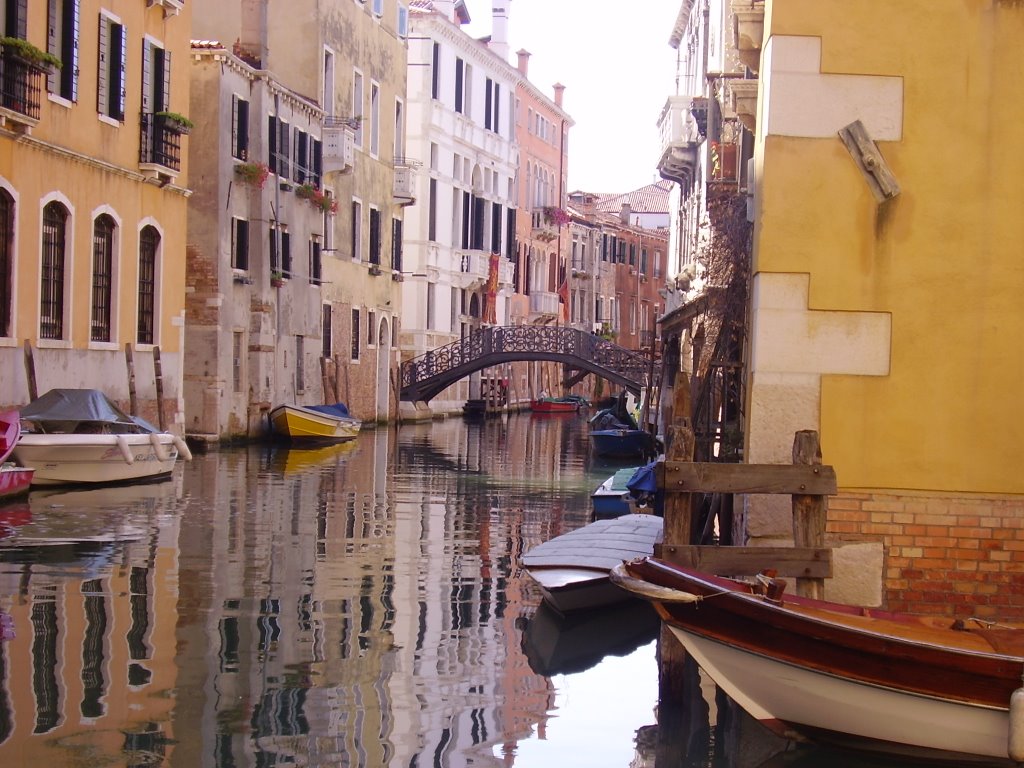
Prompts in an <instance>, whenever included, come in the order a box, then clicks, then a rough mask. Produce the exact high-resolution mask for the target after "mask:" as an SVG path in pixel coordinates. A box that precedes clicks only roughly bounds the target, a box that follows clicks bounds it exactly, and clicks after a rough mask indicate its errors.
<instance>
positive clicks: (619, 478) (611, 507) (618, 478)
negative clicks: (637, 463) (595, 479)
mask: <svg viewBox="0 0 1024 768" xmlns="http://www.w3.org/2000/svg"><path fill="white" fill-rule="evenodd" d="M636 470H637V467H625V468H623V469H620V470H619V471H618V472H616V473H615V474H614V475H612V476H611V477H609V478H608V479H607V480H605V481H604V482H603V483H601V484H600V485H599V486H597V489H596V490H595V491H594V492H593V493H592V494H590V498H591V500H592V501H593V504H594V519H595V520H598V519H601V518H606V517H620V516H621V515H628V514H629V513H631V512H635V511H636V503H635V502H634V499H633V494H632V493H631V492H630V490H629V488H627V487H626V483H628V482H629V480H630V478H632V477H633V475H634V474H635V473H636Z"/></svg>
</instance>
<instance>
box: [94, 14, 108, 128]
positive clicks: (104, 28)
mask: <svg viewBox="0 0 1024 768" xmlns="http://www.w3.org/2000/svg"><path fill="white" fill-rule="evenodd" d="M97 60H98V62H99V63H98V65H97V73H96V74H97V77H96V111H97V112H99V113H100V114H101V115H105V114H107V112H108V110H109V101H108V90H109V88H110V81H109V77H110V64H109V60H110V22H108V21H107V17H106V16H102V15H101V16H100V29H99V56H98V57H97Z"/></svg>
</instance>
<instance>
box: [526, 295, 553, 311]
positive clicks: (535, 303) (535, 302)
mask: <svg viewBox="0 0 1024 768" xmlns="http://www.w3.org/2000/svg"><path fill="white" fill-rule="evenodd" d="M530 312H531V313H533V314H535V315H557V314H558V294H557V293H549V292H547V291H531V293H530Z"/></svg>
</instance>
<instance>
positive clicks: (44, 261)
mask: <svg viewBox="0 0 1024 768" xmlns="http://www.w3.org/2000/svg"><path fill="white" fill-rule="evenodd" d="M4 8H5V12H4V14H3V15H2V21H0V23H2V24H3V30H2V32H3V36H4V40H5V42H4V44H3V51H2V53H0V55H2V57H3V68H4V69H3V72H4V77H3V87H2V89H0V91H2V92H0V227H2V234H0V367H2V368H3V370H4V371H6V372H7V373H6V374H5V375H4V376H2V377H0V404H4V405H11V406H17V405H24V404H25V403H27V402H28V401H29V400H30V398H31V396H32V392H31V389H32V381H31V379H32V374H30V373H28V371H34V381H35V387H36V389H37V391H38V394H42V393H44V392H46V391H47V390H49V389H52V388H59V387H90V388H97V389H102V390H103V391H104V392H105V393H106V394H107V395H108V396H109V397H111V398H112V399H113V400H116V401H117V402H119V403H120V404H121V405H123V406H125V410H130V406H131V405H135V411H136V413H137V414H138V415H141V416H143V417H145V418H147V419H149V420H151V421H152V422H154V423H159V424H160V425H161V426H163V427H165V428H168V429H174V430H175V431H178V432H180V431H181V427H182V423H183V421H184V416H183V410H184V408H183V399H182V367H183V361H182V347H183V325H184V282H185V234H184V233H185V217H186V201H187V196H188V189H187V187H188V162H187V158H186V157H185V151H186V150H187V148H188V143H189V139H187V138H185V135H184V134H186V133H187V131H188V127H189V121H188V120H187V118H186V114H187V113H188V111H189V79H188V71H187V66H188V65H187V56H188V39H189V24H190V15H191V4H186V3H184V2H181V0H162V1H161V2H156V3H148V4H147V3H136V4H132V5H126V6H125V7H124V8H121V9H119V10H118V12H117V13H115V12H113V11H112V10H109V8H108V7H105V6H104V5H103V4H102V3H99V2H93V0H50V2H48V3H44V2H38V3H31V4H29V3H25V2H16V0H8V1H7V2H5V4H4ZM26 347H27V348H29V349H30V350H31V365H30V366H26V362H25V361H26V357H27V355H26V354H25V352H24V349H25V348H26ZM126 347H130V350H129V351H130V354H127V353H126V351H125V350H126ZM133 387H134V389H133ZM158 391H162V401H161V402H160V403H159V405H160V407H159V408H158V402H157V401H158V397H157V392H158Z"/></svg>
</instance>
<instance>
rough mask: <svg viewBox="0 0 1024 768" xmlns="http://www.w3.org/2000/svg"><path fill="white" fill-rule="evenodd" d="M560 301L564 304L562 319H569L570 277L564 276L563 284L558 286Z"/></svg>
mask: <svg viewBox="0 0 1024 768" xmlns="http://www.w3.org/2000/svg"><path fill="white" fill-rule="evenodd" d="M558 303H559V304H563V305H564V306H563V307H562V319H563V320H565V321H568V320H569V278H568V277H564V278H562V284H561V285H560V286H558Z"/></svg>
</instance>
